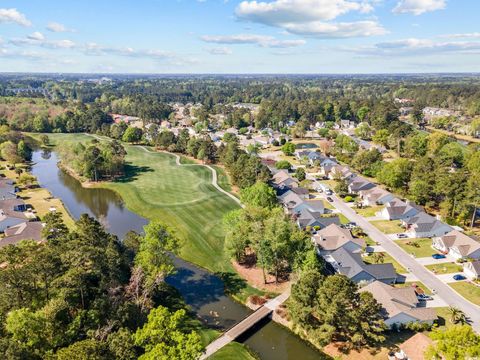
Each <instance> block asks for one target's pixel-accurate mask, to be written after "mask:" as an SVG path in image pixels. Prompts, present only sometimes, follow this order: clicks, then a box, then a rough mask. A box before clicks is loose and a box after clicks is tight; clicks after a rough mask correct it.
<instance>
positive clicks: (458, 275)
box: [453, 274, 466, 281]
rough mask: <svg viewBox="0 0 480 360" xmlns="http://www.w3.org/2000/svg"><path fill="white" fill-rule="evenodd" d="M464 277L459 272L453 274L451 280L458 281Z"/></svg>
mask: <svg viewBox="0 0 480 360" xmlns="http://www.w3.org/2000/svg"><path fill="white" fill-rule="evenodd" d="M465 279H466V277H465V276H463V275H460V274H456V275H453V280H455V281H460V280H465Z"/></svg>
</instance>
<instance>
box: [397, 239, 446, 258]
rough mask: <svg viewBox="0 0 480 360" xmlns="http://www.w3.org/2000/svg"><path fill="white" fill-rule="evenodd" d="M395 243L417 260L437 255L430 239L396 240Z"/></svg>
mask: <svg viewBox="0 0 480 360" xmlns="http://www.w3.org/2000/svg"><path fill="white" fill-rule="evenodd" d="M396 243H397V244H398V245H399V246H400V247H401V248H402V249H403V250H405V251H406V252H407V253H409V254H413V255H414V256H415V257H417V258H422V257H429V256H432V255H433V254H436V253H437V252H436V251H435V250H434V249H433V248H432V239H428V238H419V239H405V240H397V241H396Z"/></svg>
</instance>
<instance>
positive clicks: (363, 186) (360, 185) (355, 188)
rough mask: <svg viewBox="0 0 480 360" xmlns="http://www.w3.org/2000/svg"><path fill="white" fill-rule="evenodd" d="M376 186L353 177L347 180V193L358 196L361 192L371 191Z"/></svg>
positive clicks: (358, 177)
mask: <svg viewBox="0 0 480 360" xmlns="http://www.w3.org/2000/svg"><path fill="white" fill-rule="evenodd" d="M375 186H376V185H375V184H374V183H371V182H370V181H368V180H367V179H365V178H363V177H361V176H355V177H352V178H350V179H349V180H348V192H349V193H351V194H358V193H359V192H360V191H362V190H368V189H373V188H374V187H375Z"/></svg>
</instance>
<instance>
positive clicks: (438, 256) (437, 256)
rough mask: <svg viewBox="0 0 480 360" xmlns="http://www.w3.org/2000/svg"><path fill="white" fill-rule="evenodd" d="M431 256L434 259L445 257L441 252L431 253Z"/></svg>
mask: <svg viewBox="0 0 480 360" xmlns="http://www.w3.org/2000/svg"><path fill="white" fill-rule="evenodd" d="M432 258H434V259H435V260H440V259H445V258H446V256H445V255H443V254H433V255H432Z"/></svg>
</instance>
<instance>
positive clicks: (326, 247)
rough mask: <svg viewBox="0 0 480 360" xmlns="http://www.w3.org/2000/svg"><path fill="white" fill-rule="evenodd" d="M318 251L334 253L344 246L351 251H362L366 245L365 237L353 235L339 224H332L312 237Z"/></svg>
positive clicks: (320, 252)
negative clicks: (359, 237) (360, 237)
mask: <svg viewBox="0 0 480 360" xmlns="http://www.w3.org/2000/svg"><path fill="white" fill-rule="evenodd" d="M312 240H313V242H314V244H315V246H316V248H317V252H318V253H319V254H321V255H323V254H328V253H332V252H334V251H335V250H338V249H340V248H344V249H346V250H347V251H349V252H360V251H361V250H362V248H364V247H365V241H364V240H363V239H357V238H354V237H353V236H352V234H351V233H350V230H348V229H343V228H341V227H340V226H339V225H338V224H331V225H329V226H327V227H326V228H324V229H322V230H320V231H318V232H317V233H316V234H315V235H313V238H312Z"/></svg>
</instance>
